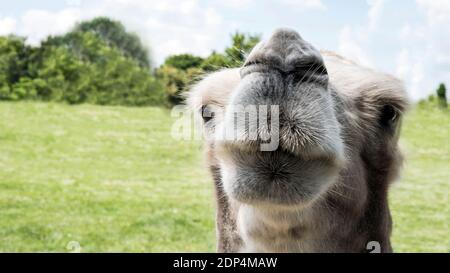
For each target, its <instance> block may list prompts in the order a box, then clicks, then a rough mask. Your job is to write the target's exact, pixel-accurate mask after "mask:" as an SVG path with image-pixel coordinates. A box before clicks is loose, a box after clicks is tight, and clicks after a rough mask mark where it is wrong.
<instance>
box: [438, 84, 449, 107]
mask: <svg viewBox="0 0 450 273" xmlns="http://www.w3.org/2000/svg"><path fill="white" fill-rule="evenodd" d="M446 92H447V89H446V88H445V84H443V83H441V84H440V85H439V87H438V89H437V90H436V94H437V99H438V104H439V107H442V108H447V95H446Z"/></svg>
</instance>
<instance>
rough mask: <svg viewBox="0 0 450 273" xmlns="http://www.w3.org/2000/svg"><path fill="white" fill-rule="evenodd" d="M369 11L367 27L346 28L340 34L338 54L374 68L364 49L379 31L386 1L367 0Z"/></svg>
mask: <svg viewBox="0 0 450 273" xmlns="http://www.w3.org/2000/svg"><path fill="white" fill-rule="evenodd" d="M367 4H368V5H369V10H368V12H367V22H366V24H365V25H355V26H349V25H347V26H345V27H344V28H343V29H342V30H341V32H340V33H339V41H338V42H339V44H338V52H339V53H340V54H342V55H344V56H345V57H347V58H349V59H351V60H353V61H355V62H357V63H360V64H362V65H364V66H368V67H372V66H374V64H373V62H372V60H371V58H370V57H369V54H368V53H367V52H366V50H365V49H364V48H366V47H367V46H368V44H369V43H370V41H371V34H372V33H373V32H374V31H376V30H377V28H378V25H379V21H380V18H381V16H382V12H383V8H384V5H385V0H367Z"/></svg>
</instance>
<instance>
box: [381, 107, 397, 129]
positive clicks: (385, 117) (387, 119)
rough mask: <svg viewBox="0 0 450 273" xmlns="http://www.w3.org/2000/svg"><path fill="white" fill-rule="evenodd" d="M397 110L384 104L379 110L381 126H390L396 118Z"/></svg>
mask: <svg viewBox="0 0 450 273" xmlns="http://www.w3.org/2000/svg"><path fill="white" fill-rule="evenodd" d="M398 116H399V115H398V112H397V110H396V109H395V108H394V107H392V106H391V105H385V106H384V107H383V109H382V111H381V116H380V124H381V125H382V126H383V127H392V126H393V125H394V124H395V123H396V121H397V119H398Z"/></svg>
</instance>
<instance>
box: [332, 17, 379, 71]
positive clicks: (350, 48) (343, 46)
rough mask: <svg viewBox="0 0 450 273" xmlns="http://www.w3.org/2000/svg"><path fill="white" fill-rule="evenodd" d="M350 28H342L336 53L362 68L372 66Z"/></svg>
mask: <svg viewBox="0 0 450 273" xmlns="http://www.w3.org/2000/svg"><path fill="white" fill-rule="evenodd" d="M356 36H357V35H355V34H354V33H353V31H352V28H351V27H350V26H346V27H344V28H343V29H342V30H341V32H340V34H339V48H338V51H339V53H341V54H342V55H344V56H345V57H346V58H349V59H351V60H353V61H355V62H358V63H360V64H362V65H364V66H369V67H370V66H372V62H371V60H370V58H369V57H368V55H367V53H366V52H365V51H364V49H363V48H362V47H361V45H360V42H359V41H358V40H357V38H356Z"/></svg>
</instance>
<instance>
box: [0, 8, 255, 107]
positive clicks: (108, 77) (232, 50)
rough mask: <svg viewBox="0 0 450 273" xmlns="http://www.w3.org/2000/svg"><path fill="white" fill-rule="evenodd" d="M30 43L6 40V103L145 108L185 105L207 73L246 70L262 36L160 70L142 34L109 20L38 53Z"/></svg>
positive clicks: (1, 60) (239, 37)
mask: <svg viewBox="0 0 450 273" xmlns="http://www.w3.org/2000/svg"><path fill="white" fill-rule="evenodd" d="M25 41H26V38H24V37H18V36H0V100H12V101H15V100H43V101H59V102H67V103H70V104H78V103H92V104H101V105H130V106H143V105H173V104H177V103H179V102H181V96H180V93H181V92H182V91H184V90H185V88H186V87H187V86H188V85H189V84H190V83H192V82H193V81H194V80H195V79H196V78H198V77H199V76H201V75H202V74H204V73H205V72H210V71H214V70H217V69H221V68H223V67H236V66H239V65H241V63H242V61H243V60H244V58H245V54H246V53H247V52H248V51H249V50H250V49H251V48H252V47H253V46H254V45H255V44H256V43H257V42H258V41H259V36H254V35H244V34H241V33H235V34H234V35H232V45H231V46H230V47H228V48H226V49H225V50H224V52H223V53H218V52H212V53H211V55H210V56H208V57H207V58H201V57H198V56H193V55H190V54H181V55H174V56H169V57H168V58H167V59H166V60H165V62H164V64H163V65H161V66H160V67H158V68H152V67H151V60H150V57H149V54H148V50H147V49H146V47H145V46H144V45H143V44H142V42H141V40H140V39H139V37H138V36H137V35H136V34H133V33H130V32H127V31H126V29H125V28H124V26H123V25H122V24H121V23H120V22H118V21H114V20H111V19H109V18H106V17H99V18H96V19H93V20H91V21H86V22H81V23H79V24H77V25H76V26H75V27H74V28H73V29H72V30H71V31H70V32H68V33H66V34H64V35H59V36H49V37H47V38H46V39H45V40H44V41H42V43H41V44H40V46H37V47H33V46H30V45H27V44H26V42H25Z"/></svg>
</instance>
